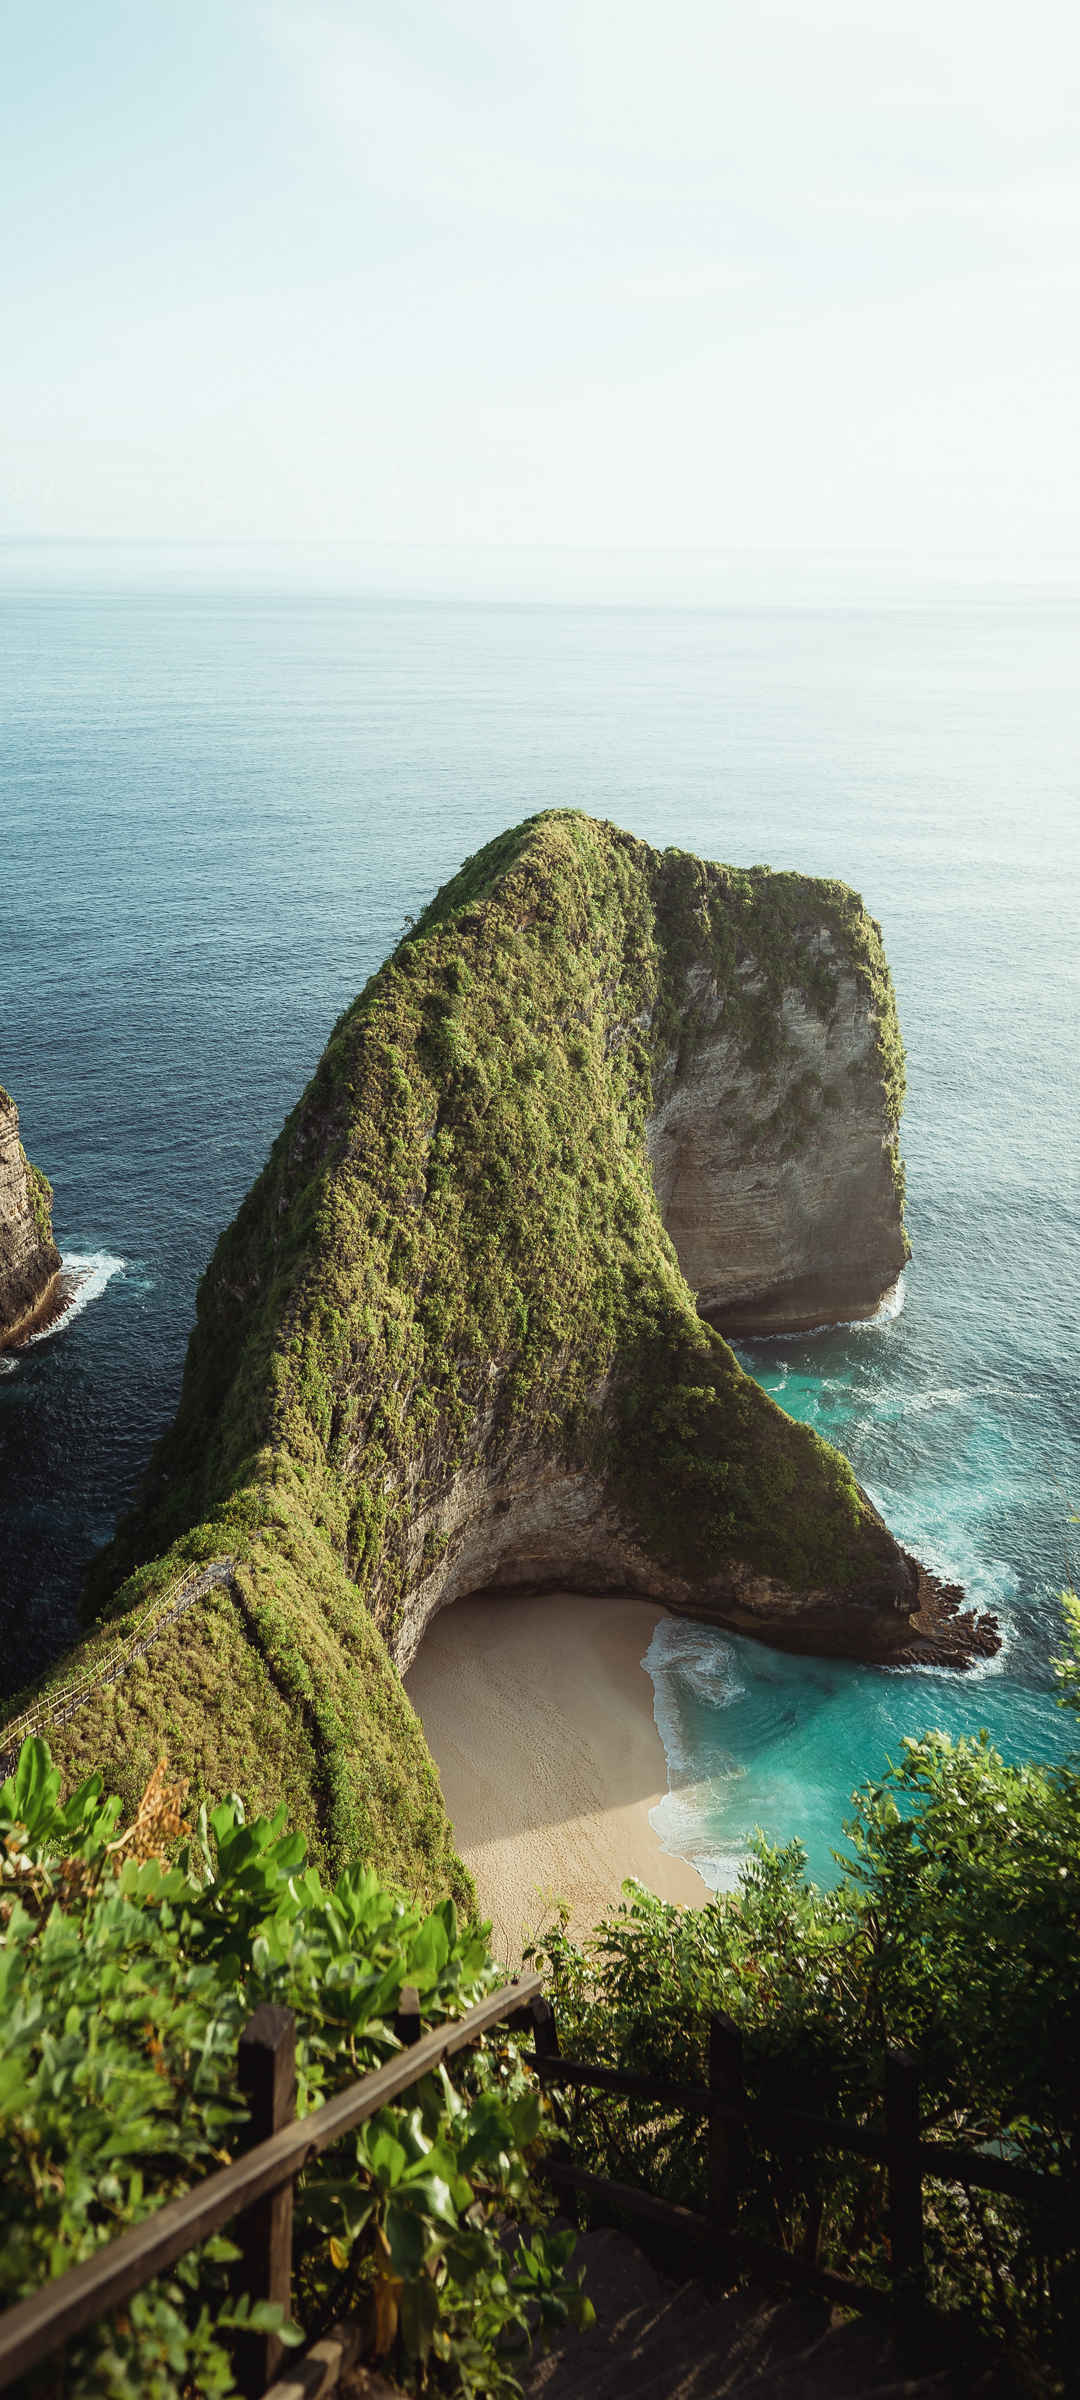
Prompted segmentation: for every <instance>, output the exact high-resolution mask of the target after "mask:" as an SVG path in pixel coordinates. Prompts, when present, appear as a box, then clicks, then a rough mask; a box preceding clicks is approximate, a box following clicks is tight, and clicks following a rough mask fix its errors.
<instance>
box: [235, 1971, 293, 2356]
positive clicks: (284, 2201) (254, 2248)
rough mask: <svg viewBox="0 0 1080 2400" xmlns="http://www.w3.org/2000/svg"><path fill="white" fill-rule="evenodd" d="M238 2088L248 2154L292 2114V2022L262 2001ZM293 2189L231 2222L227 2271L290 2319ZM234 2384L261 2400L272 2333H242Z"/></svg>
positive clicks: (275, 2345)
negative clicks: (234, 2256)
mask: <svg viewBox="0 0 1080 2400" xmlns="http://www.w3.org/2000/svg"><path fill="white" fill-rule="evenodd" d="M237 2081H238V2083H239V2085H240V2089H241V2091H242V2092H243V2095H244V2098H245V2100H246V2101H247V2104H248V2107H249V2109H250V2111H251V2125H250V2130H249V2131H248V2134H247V2136H246V2139H245V2142H244V2148H245V2149H247V2150H251V2149H254V2147H255V2145H256V2143H258V2142H265V2141H267V2140H268V2139H269V2137H270V2135H271V2134H272V2133H279V2132H280V2130H281V2127H282V2126H283V2125H290V2124H291V2123H292V2120H293V2118H294V2117H295V2115H296V2019H295V2017H294V2015H293V2012H292V2010H291V2008H273V2007H271V2005H270V2003H269V2001H266V2000H264V2001H263V2003H262V2005H261V2007H259V2008H257V2009H256V2011H255V2014H254V2016H253V2017H249V2019H248V2022H247V2024H246V2025H245V2027H244V2030H243V2033H242V2034H241V2036H240V2042H239V2047H238V2051H237ZM292 2217H293V2190H292V2185H291V2183H286V2184H284V2185H283V2186H282V2189H281V2190H280V2191H279V2192H268V2193H267V2195H266V2197H265V2199H263V2200H256V2201H254V2202H253V2204H252V2206H251V2207H250V2208H246V2209H245V2210H244V2213H243V2215H242V2216H241V2217H238V2218H237V2221H236V2227H235V2233H236V2239H237V2241H238V2242H239V2244H240V2246H241V2250H242V2253H243V2255H242V2257H241V2258H239V2259H238V2260H237V2263H236V2266H235V2268H234V2270H233V2274H234V2280H235V2288H236V2290H237V2291H238V2292H248V2293H250V2295H251V2298H252V2300H277V2301H280V2303H281V2306H282V2308H283V2310H284V2312H285V2315H286V2316H288V2314H289V2309H290V2306H291V2298H292ZM235 2339H236V2379H237V2382H238V2384H239V2386H240V2389H241V2391H242V2392H243V2393H244V2394H245V2395H246V2400H259V2396H260V2395H261V2394H262V2393H263V2392H265V2390H266V2388H267V2386H268V2384H271V2383H272V2382H273V2380H274V2376H275V2374H276V2373H277V2369H278V2365H279V2363H280V2361H281V2359H282V2357H283V2356H284V2344H283V2343H282V2342H280V2341H279V2340H278V2337H277V2334H276V2333H242V2334H237V2335H236V2337H235Z"/></svg>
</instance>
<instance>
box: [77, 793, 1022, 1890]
mask: <svg viewBox="0 0 1080 2400" xmlns="http://www.w3.org/2000/svg"><path fill="white" fill-rule="evenodd" d="M902 1096H903V1052H902V1048H901V1043H900V1036H899V1031H898V1027H897V1019H896V1009H895V1004H894V999H893V991H892V984H891V981H890V977H889V972H888V968H887V966H886V963H885V958H884V954H883V950H882V945H881V939H880V935H879V932H878V928H877V926H876V925H875V924H874V922H873V920H872V919H871V918H870V916H869V915H868V914H867V912H866V910H865V909H864V907H863V905H862V903H861V901H860V900H859V899H858V897H857V895H856V894H855V893H853V892H851V891H849V890H847V888H846V887H845V886H844V885H842V884H839V883H828V882H815V881H811V880H809V879H808V878H806V877H803V876H799V875H793V874H772V873H771V872H770V871H769V869H768V868H765V867H755V868H750V869H745V870H738V869H734V868H729V867H723V866H717V865H711V864H707V863H705V862H704V861H702V860H700V859H697V858H693V857H690V856H688V855H686V854H685V853H683V852H680V851H672V850H668V851H664V852H660V851H657V850H653V849H650V848H649V847H648V845H647V844H646V843H644V842H641V841H637V840H635V839H634V838H633V837H632V836H631V835H630V834H627V833H624V832H621V831H620V830H619V828H618V827H617V826H614V825H609V824H602V823H597V822H595V821H593V820H592V819H590V818H589V817H586V816H583V815H580V814H578V813H576V812H573V811H565V810H559V811H553V812H551V813H549V814H545V815H543V816H540V817H536V818H533V819H531V820H530V821H529V822H528V823H526V824H524V825H522V826H519V827H517V828H516V829H515V830H514V831H512V832H510V833H507V834H504V835H502V836H501V837H500V838H499V839H498V840H497V841H494V842H492V843H490V844H489V845H488V847H487V848H486V849H485V850H482V851H481V852H480V853H479V854H478V856H477V857H475V858H474V859H471V860H469V861H468V862H467V863H466V865H465V866H464V867H463V868H462V869H461V871H460V872H459V873H458V874H457V875H456V876H455V877H454V878H453V880H452V881H451V882H450V883H449V884H447V885H446V887H445V888H444V890H443V891H441V892H440V893H439V895H438V897H437V898H436V899H435V900H433V901H432V903H431V905H430V906H429V907H428V908H427V909H426V910H425V912H424V914H423V915H422V916H421V917H420V918H419V920H418V922H417V923H416V924H415V925H414V926H413V927H412V928H411V929H410V930H409V931H408V932H407V934H406V936H405V938H404V939H403V941H402V942H401V943H400V944H399V946H398V948H397V950H396V951H395V953H394V955H393V956H392V957H391V958H390V959H389V960H388V961H387V963H386V965H385V966H384V967H382V968H381V970H380V971H379V973H378V974H377V975H375V976H374V977H373V978H372V980H371V982H370V983H369V984H368V986H367V988H366V990H365V991H364V992H362V993H361V995H360V997H359V999H358V1000H357V1001H355V1002H354V1004H353V1006H352V1007H351V1008H349V1009H348V1010H347V1011H346V1013H345V1015H344V1016H343V1017H342V1019H341V1021H340V1023H339V1024H338V1026H337V1027H336V1029H335V1031H334V1033H333V1035H332V1037H331V1040H330V1042H329V1044H328V1047H327V1049H326V1051H325V1052H324V1055H323V1057H322V1059H321V1061H320V1063H319V1066H318V1067H317V1069H316V1072H315V1074H314V1076H313V1078H312V1081H311V1083H310V1084H309V1086H308V1089H307V1091H306V1092H305V1093H304V1095H303V1097H302V1099H301V1100H300V1102H299V1103H298V1105H297V1107H296V1108H295V1109H294V1110H293V1113H292V1115H291V1116H290V1117H289V1119H288V1121H287V1123H286V1125H285V1126H284V1128H283V1130H282V1132H281V1134H280V1135H279V1137H278V1140H277V1141H276V1143H275V1145H274V1148H273V1150H272V1152H271V1154H270V1158H269V1160H268V1162H267V1164H266V1166H265V1168H264V1169H263V1172H262V1174H261V1175H260V1176H259V1178H258V1181H257V1182H256V1184H255V1185H254V1187H253V1189H252V1191H251V1192H250V1194H249V1196H248V1198H247V1199H246V1200H245V1202H244V1204H243V1207H242V1208H241V1210H240V1213H239V1215H238V1217H237V1218H236V1221H235V1223H234V1224H233V1225H232V1226H231V1227H230V1229H229V1230H228V1232H227V1233H225V1234H224V1235H223V1237H222V1239H221V1241H220V1243H219V1244H218V1248H217V1251H216V1253H215V1256H214V1258H213V1259H212V1261H211V1263H210V1266H209V1268H208V1269H207V1272H206V1275H205V1276H204V1278H203V1282H202V1286H201V1288H200V1292H199V1301H198V1315H197V1322H196V1326H195V1330H194V1332H193V1334H192V1338H191V1344H190V1348H189V1352H188V1359H187V1365H186V1369H185V1374H184V1383H183V1390H182V1394H181V1400H180V1407H179V1411H178V1414H177V1417H176V1421H175V1424H174V1426H173V1427H172V1429H171V1431H170V1432H169V1433H168V1434H167V1435H166V1436H165V1438H164V1440H163V1441H162V1443H161V1444H160V1445H159V1448H158V1451H157V1453H156V1454H155V1457H154V1460H153V1461H152V1464H151V1470H150V1473H149V1476H148V1478H147V1483H146V1487H145V1491H144V1495H143V1498H142V1501H141V1503H140V1505H139V1507H138V1509H137V1510H136V1512H135V1514H134V1515H133V1516H132V1517H131V1518H129V1519H128V1521H127V1523H126V1524H125V1525H124V1526H122V1527H121V1529H120V1532H119V1534H118V1536H117V1538H116V1540H115V1542H114V1544H113V1545H112V1548H111V1550H110V1551H109V1552H107V1553H106V1554H105V1556H104V1557H103V1559H102V1561H101V1562H100V1566H99V1569H98V1572H97V1576H96V1578H95V1580H94V1584H93V1587H92V1597H91V1605H92V1607H93V1610H94V1612H95V1614H96V1615H97V1616H98V1617H99V1619H101V1618H102V1617H104V1618H107V1619H108V1620H109V1621H108V1622H107V1623H103V1624H101V1626H100V1630H99V1632H98V1633H97V1635H96V1636H92V1637H91V1639H90V1641H89V1643H88V1644H87V1645H84V1652H83V1656H82V1658H81V1660H80V1661H78V1662H71V1661H68V1662H66V1664H65V1667H64V1669H63V1670H62V1673H63V1675H64V1676H66V1677H70V1675H71V1673H72V1671H73V1666H77V1669H78V1671H79V1672H86V1673H88V1674H89V1673H92V1672H97V1670H98V1665H99V1662H103V1661H104V1660H105V1659H106V1658H108V1659H109V1660H113V1659H115V1658H116V1656H117V1655H118V1653H117V1648H116V1645H117V1642H118V1640H122V1639H124V1638H131V1639H132V1640H137V1642H138V1644H139V1646H140V1650H141V1653H142V1655H141V1657H140V1662H139V1674H138V1678H137V1679H136V1680H134V1681H133V1682H132V1684H131V1689H130V1692H129V1691H128V1690H127V1686H126V1683H125V1680H124V1678H123V1677H122V1676H121V1677H120V1678H119V1680H117V1681H116V1682H115V1683H113V1684H109V1685H108V1686H104V1685H103V1686H102V1688H100V1689H99V1690H97V1691H96V1692H95V1695H94V1697H93V1698H92V1699H90V1700H88V1701H87V1702H86V1704H85V1706H82V1707H80V1709H79V1710H78V1712H77V1713H75V1714H74V1715H72V1716H71V1718H70V1720H69V1722H68V1723H67V1724H65V1725H64V1726H63V1727H62V1729H60V1730H59V1731H58V1733H57V1735H56V1739H57V1741H58V1742H59V1744H60V1745H61V1752H62V1756H63V1759H64V1764H65V1772H66V1773H69V1774H71V1775H73V1776H74V1775H77V1774H81V1773H84V1772H87V1771H89V1769H90V1767H91V1766H95V1765H97V1766H102V1767H103V1768H104V1769H105V1771H106V1773H107V1775H108V1776H109V1777H110V1778H113V1779H118V1788H121V1789H126V1788H127V1784H128V1783H130V1784H131V1785H132V1787H133V1788H135V1787H138V1778H139V1776H140V1775H143V1776H144V1780H145V1775H144V1769H145V1772H147V1773H148V1772H150V1771H151V1770H152V1767H153V1765H154V1764H155V1763H156V1761H157V1759H158V1757H159V1756H160V1755H161V1751H162V1748H163V1747H167V1748H168V1751H169V1756H170V1759H171V1761H172V1764H173V1766H174V1768H175V1769H176V1770H177V1771H180V1772H183V1773H186V1774H190V1775H191V1777H192V1780H193V1784H194V1786H195V1789H196V1791H202V1790H205V1789H208V1788H209V1789H221V1788H224V1786H225V1785H227V1784H230V1783H231V1784H233V1785H234V1786H235V1787H236V1788H237V1789H238V1790H241V1791H242V1792H244V1794H245V1797H246V1798H248V1799H249V1800H250V1801H251V1803H252V1804H253V1805H255V1804H257V1805H259V1806H265V1805H269V1806H271V1807H272V1806H275V1805H276V1804H277V1801H278V1799H280V1798H287V1799H288V1801H289V1807H290V1816H291V1819H292V1821H293V1822H294V1823H296V1824H299V1825H300V1826H301V1828H302V1829H303V1830H304V1831H305V1833H306V1834H307V1836H308V1838H309V1839H310V1840H312V1841H313V1842H314V1844H315V1847H316V1850H317V1852H318V1853H319V1854H320V1855H321V1856H323V1857H324V1858H325V1859H326V1860H327V1861H333V1860H338V1861H340V1860H341V1859H343V1858H345V1857H348V1856H350V1855H352V1856H357V1855H360V1856H364V1857H368V1858H372V1859H374V1860H376V1861H377V1863H378V1864H379V1865H380V1866H381V1868H382V1871H383V1872H386V1873H395V1874H398V1875H399V1876H400V1877H401V1878H402V1879H403V1880H409V1881H412V1880H414V1879H415V1878H416V1877H417V1876H421V1877H430V1878H431V1879H432V1880H437V1878H438V1876H439V1875H440V1874H442V1875H443V1876H445V1874H446V1872H447V1867H446V1859H447V1856H448V1837H447V1831H446V1822H445V1817H444V1815H443V1813H442V1809H441V1803H440V1801H439V1796H438V1786H437V1784H436V1782H435V1779H434V1774H433V1770H432V1769H431V1767H430V1761H429V1760H428V1759H427V1755H426V1752H425V1751H424V1747H423V1741H422V1736H421V1734H420V1728H419V1726H418V1724H417V1722H416V1719H415V1718H413V1717H412V1716H411V1712H410V1711H409V1710H408V1706H407V1703H406V1701H405V1698H404V1694H403V1693H402V1689H401V1683H400V1680H399V1678H400V1675H401V1674H402V1673H403V1672H404V1670H405V1669H406V1668H407V1666H408V1664H409V1662H410V1660H411V1659H412V1658H413V1656H414V1655H415V1652H416V1649H417V1647H418V1645H419V1643H420V1641H421V1639H422V1637H423V1634H424V1630H425V1628H426V1626H427V1625H428V1624H429V1623H430V1621H431V1619H432V1617H433V1616H434V1615H435V1613H436V1612H437V1611H438V1610H440V1609H442V1608H445V1607H446V1606H447V1605H448V1604H449V1603H450V1602H452V1601H454V1600H456V1599H458V1598H459V1597H460V1596H462V1595H463V1594H465V1593H475V1592H481V1591H498V1592H509V1591H513V1590H522V1589H527V1590H533V1591H544V1590H545V1589H546V1590H561V1591H563V1592H566V1591H567V1590H569V1591H576V1592H580V1593H581V1594H582V1595H583V1599H582V1605H583V1606H587V1605H588V1598H587V1595H589V1594H604V1593H609V1592H613V1591H619V1592H626V1593H639V1594H642V1595H644V1596H646V1597H647V1598H649V1599H651V1600H656V1601H660V1602H662V1603H663V1604H664V1605H666V1606H667V1607H668V1608H671V1609H674V1610H677V1611H680V1612H683V1613H686V1614H689V1615H692V1616H695V1617H700V1618H703V1619H706V1620H708V1621H709V1622H711V1623H714V1624H717V1625H721V1626H726V1627H731V1628H733V1629H734V1630H736V1631H739V1632H742V1633H749V1634H753V1635H755V1636H757V1637H758V1638H759V1639H760V1640H762V1641H765V1642H770V1643H773V1644H775V1645H778V1646H781V1647H783V1648H785V1649H788V1650H801V1651H816V1652H828V1653H831V1654H834V1655H842V1656H846V1657H850V1658H857V1659H866V1660H877V1661H880V1662H882V1663H884V1664H899V1663H902V1662H908V1661H916V1660H920V1661H921V1660H925V1661H936V1660H940V1661H948V1662H949V1663H950V1664H955V1665H964V1664H965V1663H967V1662H968V1661H969V1660H970V1659H971V1658H972V1657H973V1656H974V1655H976V1654H978V1653H980V1652H983V1651H986V1650H991V1651H992V1650H993V1649H995V1648H996V1647H997V1637H996V1633H995V1630H994V1627H993V1624H992V1622H990V1621H988V1620H986V1619H981V1620H976V1619H975V1618H974V1617H973V1616H972V1615H971V1614H970V1613H967V1614H964V1613H961V1610H960V1607H959V1598H960V1596H959V1595H958V1594H957V1593H955V1592H952V1591H949V1590H945V1589H943V1588H942V1587H941V1586H940V1585H939V1584H937V1583H936V1582H935V1580H934V1578H933V1576H932V1575H930V1574H928V1573H927V1571H926V1569H925V1568H924V1567H922V1566H921V1565H920V1564H919V1563H918V1562H917V1561H916V1560H914V1559H913V1558H911V1557H910V1556H909V1555H908V1554H907V1553H906V1552H905V1551H904V1550H903V1549H902V1547H901V1546H900V1544H899V1543H898V1542H897V1541H896V1540H895V1538H894V1537H893V1535H892V1534H891V1533H890V1532H889V1530H888V1528H887V1527H886V1526H885V1525H884V1524H883V1523H882V1521H881V1519H880V1517H879V1516H878V1515H877V1514H876V1512H875V1510H874V1509H873V1507H872V1506H871V1504H870V1502H869V1500H868V1499H867V1497H866V1495H865V1494H864V1493H863V1492H862V1491H861V1490H860V1489H859V1486H858V1484H857V1483H856V1480H855V1477H854V1475H853V1473H852V1471H851V1468H850V1466H849V1465H848V1462H847V1460H846V1459H844V1458H843V1457H842V1456H841V1455H840V1454H839V1452H837V1451H836V1450H833V1449H831V1448H830V1447H829V1445H828V1444H827V1443H825V1442H823V1441H821V1440H820V1439H819V1438H818V1437H817V1435H815V1434H814V1433H813V1432H812V1431H811V1430H810V1429H809V1428H808V1427H807V1426H805V1425H801V1424H798V1423H796V1422H795V1421H793V1419H792V1418H790V1417H788V1416H787V1415H785V1413H784V1411H783V1410H782V1409H780V1408H778V1407H777V1406H776V1404H775V1402H774V1401H773V1400H771V1399H770V1398H769V1397H768V1396H767V1394H766V1393H765V1392H764V1391H763V1390H762V1388H761V1386H760V1385H759V1384H757V1383H756V1382H754V1381H753V1379H752V1378H751V1377H750V1376H749V1375H747V1374H746V1373H744V1371H743V1369H742V1367H741V1366H740V1364H739V1362H738V1360H737V1359H736V1357H735V1355H734V1353H733V1351H732V1350H731V1349H730V1348H729V1346H728V1343H727V1342H726V1340H725V1339H724V1338H723V1335H722V1334H721V1332H719V1331H718V1330H717V1328H716V1324H715V1323H714V1322H712V1321H710V1320H712V1319H719V1320H720V1321H721V1322H723V1323H725V1324H728V1325H731V1324H733V1323H735V1322H738V1324H739V1325H740V1326H743V1327H749V1326H754V1327H771V1326H774V1325H777V1324H787V1325H792V1324H798V1323H803V1322H805V1321H806V1320H807V1319H811V1320H812V1321H814V1322H820V1320H821V1319H822V1317H824V1316H828V1315H834V1316H845V1317H846V1316H852V1315H856V1314H866V1313H867V1312H868V1311H870V1310H872V1309H873V1308H874V1307H875V1306H876V1304H877V1302H878V1301H879V1300H880V1298H881V1297H882V1295H883V1293H884V1292H885V1291H886V1290H887V1289H888V1288H889V1287H890V1286H891V1285H892V1284H893V1283H894V1282H895V1279H896V1276H897V1274H898V1272H899V1270H900V1268H901V1266H902V1264H903V1262H904V1259H905V1257H906V1255H907V1244H906V1239H905V1235H904V1230H903V1178H902V1170H901V1166H900V1157H899V1149H898V1133H897V1126H898V1119H899V1115H900V1107H901V1101H902ZM156 1607H158V1608H160V1609H161V1611H162V1612H163V1613H162V1617H161V1626H162V1628H163V1629H162V1630H161V1631H160V1632H159V1633H153V1634H152V1635H151V1634H149V1633H148V1632H147V1624H148V1622H149V1620H148V1618H147V1615H146V1612H147V1609H148V1608H150V1609H151V1610H152V1609H154V1608H156ZM527 1705H528V1699H527V1695H524V1694H523V1706H527ZM440 1862H441V1863H440Z"/></svg>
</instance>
